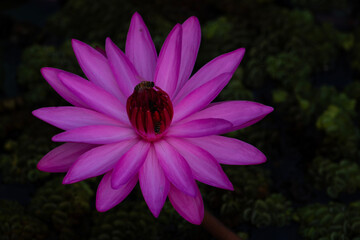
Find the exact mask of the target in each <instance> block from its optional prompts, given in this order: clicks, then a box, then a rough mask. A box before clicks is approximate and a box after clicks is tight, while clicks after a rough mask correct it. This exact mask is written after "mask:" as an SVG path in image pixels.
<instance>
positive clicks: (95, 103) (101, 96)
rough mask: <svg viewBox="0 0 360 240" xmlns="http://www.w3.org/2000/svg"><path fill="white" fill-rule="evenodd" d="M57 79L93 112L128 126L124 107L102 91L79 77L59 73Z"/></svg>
mask: <svg viewBox="0 0 360 240" xmlns="http://www.w3.org/2000/svg"><path fill="white" fill-rule="evenodd" d="M59 78H60V80H61V81H62V82H63V83H64V85H65V86H66V87H67V88H68V89H69V90H70V91H71V92H73V93H74V94H75V95H76V96H78V97H79V98H80V99H81V100H83V101H84V102H85V103H86V104H87V105H88V106H89V107H91V108H92V109H93V110H95V111H97V112H101V113H104V114H106V115H109V116H111V117H114V118H116V119H118V120H120V121H121V122H123V123H126V124H129V125H130V123H129V118H128V116H127V113H126V108H125V105H123V104H122V103H121V102H120V101H119V100H118V99H117V98H115V97H114V96H113V95H111V94H110V93H108V92H106V91H105V90H104V89H102V88H100V87H98V86H96V85H95V84H93V83H91V82H89V81H87V80H85V79H83V78H81V77H79V76H73V75H69V74H64V73H60V74H59Z"/></svg>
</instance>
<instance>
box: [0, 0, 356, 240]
mask: <svg viewBox="0 0 360 240" xmlns="http://www.w3.org/2000/svg"><path fill="white" fill-rule="evenodd" d="M359 10H360V6H359V3H358V1H357V0H327V1H326V0H222V1H216V0H184V1H168V0H154V1H147V0H138V1H125V0H107V1H96V0H71V1H70V0H68V1H66V0H63V1H61V0H20V1H13V0H2V1H1V3H0V25H1V27H0V35H1V40H0V43H1V44H0V114H1V117H0V239H1V240H9V239H14V240H15V239H16V240H17V239H26V240H27V239H41V240H45V239H59V240H66V239H91V240H107V239H109V240H110V239H212V237H211V236H210V235H209V234H208V233H207V232H206V231H205V230H204V229H203V228H202V227H200V226H193V225H191V224H189V223H187V222H186V221H185V220H183V219H182V218H181V217H180V216H178V214H177V213H176V212H175V211H174V210H173V208H172V207H171V205H170V204H169V203H166V204H165V206H164V209H163V211H162V213H161V214H160V217H159V218H158V219H155V218H153V217H152V215H151V213H150V211H149V210H148V209H147V207H146V204H145V202H144V200H143V198H142V196H141V193H140V190H139V188H138V187H137V188H135V190H134V191H133V193H132V194H131V195H130V196H129V197H128V198H127V199H126V200H125V201H124V202H123V203H121V204H120V205H119V206H117V207H115V208H114V209H112V210H110V211H108V212H106V213H98V212H96V210H95V204H94V193H95V191H96V187H97V184H98V182H99V179H98V178H93V179H89V180H86V181H84V182H81V183H76V184H72V185H66V186H64V185H62V184H61V179H62V177H63V176H64V174H48V173H44V172H40V171H38V170H37V169H36V164H37V162H38V161H39V160H40V159H41V157H42V156H43V155H44V154H46V153H47V152H48V151H49V150H51V149H52V148H54V147H55V146H56V145H57V144H55V143H52V142H51V140H50V139H51V136H53V135H54V134H56V133H57V132H59V130H57V129H55V128H53V127H51V126H49V125H47V124H45V123H43V122H41V121H40V120H37V119H35V118H34V117H33V116H32V115H31V111H32V110H34V109H36V108H38V107H45V106H59V105H66V104H67V103H65V102H64V101H63V100H62V99H61V98H60V97H59V96H57V94H56V93H55V91H53V90H52V89H51V88H50V87H49V86H48V85H47V83H46V82H45V80H44V79H43V78H42V77H41V75H40V72H39V69H40V68H41V67H45V66H51V67H56V68H61V69H65V70H67V71H70V72H75V73H77V74H80V75H81V74H82V73H81V71H80V68H79V66H78V64H77V62H76V59H75V57H74V54H73V52H72V49H71V44H70V40H71V39H72V38H77V39H79V40H81V41H84V42H87V43H90V44H91V45H93V46H96V45H98V46H102V47H103V46H104V39H105V38H106V37H108V36H110V37H112V39H113V40H114V41H115V42H116V43H117V44H118V45H119V47H121V48H122V49H123V47H124V43H125V38H126V33H127V29H128V26H129V22H130V19H131V15H132V14H133V13H134V12H135V11H138V12H140V14H141V15H142V16H143V18H144V20H145V21H146V23H147V25H148V27H149V29H150V32H151V34H152V36H153V39H154V41H155V44H156V47H157V49H158V50H159V49H160V47H161V44H162V42H163V41H164V38H165V37H166V35H167V34H168V32H169V31H170V29H171V28H172V26H174V24H175V23H177V22H183V21H184V20H186V19H187V18H188V17H190V16H192V15H195V16H197V17H198V18H199V19H200V22H201V26H202V45H201V48H200V52H199V55H198V59H197V62H196V66H195V69H198V68H199V67H201V66H202V65H204V64H205V63H206V62H207V61H209V60H211V59H212V58H214V57H216V56H218V55H220V54H222V53H225V52H227V51H230V50H234V49H236V48H239V47H245V48H246V54H245V57H244V59H243V61H242V63H241V66H240V67H239V69H238V70H237V71H236V73H235V75H234V77H233V78H232V80H231V82H230V83H229V85H228V86H227V87H226V88H225V89H224V91H223V92H222V93H221V94H220V96H219V97H218V99H217V100H232V99H237V100H243V99H244V100H253V101H257V102H261V103H264V104H267V105H270V106H273V107H274V108H275V111H274V112H273V113H271V114H270V115H269V116H268V117H266V118H265V119H264V120H263V121H261V122H260V123H257V124H255V125H254V126H251V127H249V128H247V129H244V130H241V131H237V132H233V133H230V134H229V136H232V137H236V138H239V139H242V140H244V141H247V142H249V143H251V144H253V145H255V146H257V147H258V148H259V149H261V150H262V151H263V152H264V153H265V154H266V155H267V157H268V161H267V163H265V164H262V165H259V166H224V170H225V171H226V172H227V174H228V175H229V177H230V180H231V181H232V182H233V184H234V186H235V191H233V192H230V191H224V190H220V189H215V188H212V187H208V186H205V185H200V188H201V192H202V194H203V198H204V202H205V206H206V208H207V209H209V211H211V212H212V213H213V214H214V215H215V216H217V217H218V218H219V219H220V220H221V221H223V222H224V223H225V224H226V225H227V226H229V227H230V228H231V229H232V230H233V231H234V232H235V233H237V234H239V236H241V237H242V238H243V239H251V240H257V239H306V240H315V239H321V240H337V239H341V240H359V239H360V198H359V197H360V166H359V164H360V162H359V159H360V148H359V146H360V144H359V141H360V133H359V129H360V128H359V126H360V125H359V120H360V119H359V118H360V114H359V113H360V111H359V110H360V105H359V101H360V25H359V21H360V17H359V16H360V14H359V12H360V11H359Z"/></svg>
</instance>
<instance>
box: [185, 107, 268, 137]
mask: <svg viewBox="0 0 360 240" xmlns="http://www.w3.org/2000/svg"><path fill="white" fill-rule="evenodd" d="M273 110H274V109H273V108H272V107H269V106H265V105H263V104H260V103H256V102H249V101H228V102H219V103H213V104H211V105H209V107H207V108H205V109H204V110H202V111H199V112H197V113H195V114H193V115H191V116H189V117H188V118H186V119H184V121H186V122H187V121H191V120H196V119H203V118H220V119H224V120H227V121H229V122H231V123H232V124H233V129H232V130H231V131H235V130H238V129H240V128H244V127H247V126H250V125H252V124H254V123H256V122H258V121H260V120H261V119H263V118H264V117H265V116H266V115H267V114H269V113H270V112H272V111H273Z"/></svg>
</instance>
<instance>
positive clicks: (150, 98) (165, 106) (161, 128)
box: [126, 81, 174, 141]
mask: <svg viewBox="0 0 360 240" xmlns="http://www.w3.org/2000/svg"><path fill="white" fill-rule="evenodd" d="M126 110H127V114H128V117H129V120H130V122H131V125H132V126H133V127H134V128H135V130H136V132H137V133H138V134H139V135H140V136H141V137H142V138H144V139H146V140H148V141H154V140H156V139H159V138H161V136H162V135H163V134H164V132H165V131H166V129H168V127H169V126H170V124H171V120H172V117H173V114H174V111H173V106H172V103H171V100H170V97H169V95H167V93H166V92H164V91H163V90H162V89H161V88H159V87H157V86H155V84H154V82H148V81H143V82H141V83H139V84H138V85H136V87H135V88H134V92H133V94H132V95H131V96H130V97H129V98H128V99H127V102H126Z"/></svg>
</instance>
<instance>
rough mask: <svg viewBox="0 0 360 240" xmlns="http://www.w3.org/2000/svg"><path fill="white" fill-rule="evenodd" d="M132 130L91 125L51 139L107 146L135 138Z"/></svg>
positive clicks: (68, 131)
mask: <svg viewBox="0 0 360 240" xmlns="http://www.w3.org/2000/svg"><path fill="white" fill-rule="evenodd" d="M136 136H137V134H136V133H135V132H134V130H133V129H132V128H125V127H118V126H109V125H92V126H85V127H79V128H74V129H70V130H67V131H65V132H62V133H59V134H57V135H55V136H53V137H52V140H53V141H54V142H80V143H91V144H109V143H115V142H120V141H124V140H128V139H133V138H136Z"/></svg>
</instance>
